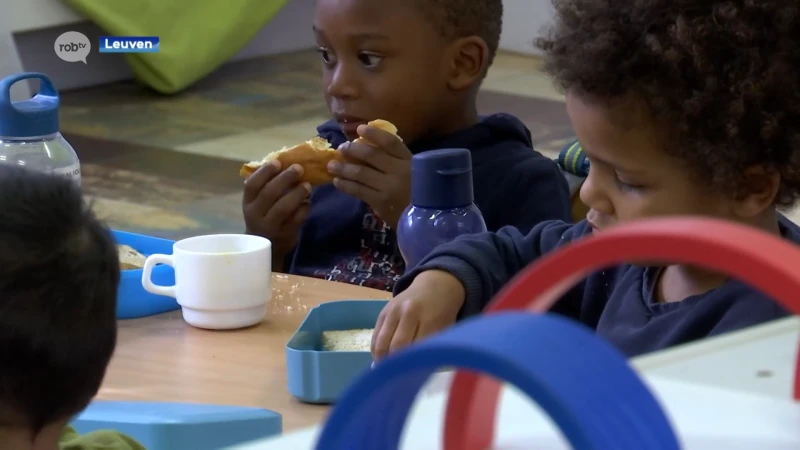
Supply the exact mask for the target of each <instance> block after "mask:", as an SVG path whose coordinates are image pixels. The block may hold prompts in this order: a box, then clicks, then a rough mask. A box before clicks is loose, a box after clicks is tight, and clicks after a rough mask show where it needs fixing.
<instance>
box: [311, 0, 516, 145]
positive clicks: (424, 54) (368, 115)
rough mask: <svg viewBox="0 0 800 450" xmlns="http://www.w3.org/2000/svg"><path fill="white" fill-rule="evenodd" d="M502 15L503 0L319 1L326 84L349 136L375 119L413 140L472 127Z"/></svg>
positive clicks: (334, 110)
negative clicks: (363, 124)
mask: <svg viewBox="0 0 800 450" xmlns="http://www.w3.org/2000/svg"><path fill="white" fill-rule="evenodd" d="M502 16H503V2H502V0H481V1H476V0H385V1H376V0H316V9H315V14H314V34H315V37H316V40H317V44H318V45H319V51H320V55H321V58H322V63H323V82H322V87H323V90H324V95H325V99H326V101H327V103H328V108H329V109H330V111H331V113H332V114H333V115H334V118H335V119H336V120H337V121H339V123H340V124H341V125H342V130H343V132H344V134H345V135H346V136H347V138H348V139H353V138H355V137H357V134H356V132H355V130H356V127H357V126H358V124H360V123H364V122H366V121H369V120H374V119H385V120H388V121H390V122H392V123H394V124H395V125H396V126H397V128H398V130H399V134H400V135H401V136H402V137H403V140H405V141H406V142H414V141H416V140H418V139H420V138H425V137H428V136H432V135H441V134H446V133H450V132H454V131H458V130H460V129H462V128H465V127H466V126H469V125H472V124H473V122H474V121H475V120H476V119H477V111H476V106H475V97H476V95H477V90H478V86H479V84H480V82H481V80H482V79H483V77H484V76H485V75H486V71H487V70H488V68H489V66H490V65H491V63H492V60H493V58H494V55H495V52H496V51H497V46H498V42H499V40H500V30H501V28H502Z"/></svg>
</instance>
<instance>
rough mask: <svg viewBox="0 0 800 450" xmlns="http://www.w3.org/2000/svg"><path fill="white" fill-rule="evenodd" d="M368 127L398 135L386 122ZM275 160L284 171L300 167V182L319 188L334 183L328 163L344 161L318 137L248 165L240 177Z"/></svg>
mask: <svg viewBox="0 0 800 450" xmlns="http://www.w3.org/2000/svg"><path fill="white" fill-rule="evenodd" d="M368 125H370V126H373V127H375V128H380V129H381V130H384V131H387V132H389V133H392V134H394V135H397V127H395V126H394V125H392V124H391V123H389V122H387V121H385V120H382V119H377V120H373V121H371V122H369V123H368ZM361 141H364V139H363V138H360V137H359V138H357V139H356V140H355V141H354V142H361ZM274 160H278V161H280V163H281V168H283V169H286V168H288V167H289V166H291V165H292V164H298V165H300V166H301V167H303V169H304V170H303V176H302V177H300V181H301V182H306V183H309V184H311V185H312V186H318V185H321V184H327V183H332V182H333V176H332V175H331V174H329V173H328V163H329V162H331V161H333V160H336V161H343V160H344V157H343V155H342V154H341V153H340V152H339V151H338V150H336V149H335V148H333V147H331V144H330V142H328V141H327V140H326V139H325V138H322V137H320V136H317V137H315V138H313V139H311V140H308V141H306V142H303V143H302V144H298V145H295V146H294V147H284V148H282V149H280V150H278V151H276V152H272V153H270V154H269V155H267V156H266V157H265V158H264V159H262V160H261V161H251V162H249V163H246V164H244V165H243V166H242V168H241V169H240V170H239V175H241V176H243V177H245V178H247V177H249V176H250V175H252V174H253V172H255V171H256V170H258V168H259V167H261V166H263V165H265V164H269V163H270V162H272V161H274Z"/></svg>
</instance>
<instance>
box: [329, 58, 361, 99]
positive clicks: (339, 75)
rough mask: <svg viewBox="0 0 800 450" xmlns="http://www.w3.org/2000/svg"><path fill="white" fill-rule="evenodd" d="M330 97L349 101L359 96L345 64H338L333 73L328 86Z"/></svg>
mask: <svg viewBox="0 0 800 450" xmlns="http://www.w3.org/2000/svg"><path fill="white" fill-rule="evenodd" d="M327 91H328V95H329V96H330V97H335V98H341V99H348V98H355V97H357V96H358V88H357V85H356V83H355V80H354V79H353V76H352V75H351V74H350V73H349V71H348V69H347V66H346V65H345V64H338V65H337V66H336V67H335V68H334V69H333V70H332V71H331V77H330V81H329V82H328V86H327Z"/></svg>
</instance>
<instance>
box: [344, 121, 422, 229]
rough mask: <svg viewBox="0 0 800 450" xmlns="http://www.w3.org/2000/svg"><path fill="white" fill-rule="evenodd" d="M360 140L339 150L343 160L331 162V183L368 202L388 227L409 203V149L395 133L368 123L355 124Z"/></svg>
mask: <svg viewBox="0 0 800 450" xmlns="http://www.w3.org/2000/svg"><path fill="white" fill-rule="evenodd" d="M358 134H359V136H361V138H360V139H356V140H355V141H353V142H346V143H345V144H343V145H342V146H341V147H340V148H339V150H340V151H341V152H342V154H343V155H344V156H345V158H346V161H347V162H346V163H341V162H338V161H333V162H331V163H330V164H329V165H328V172H329V173H330V174H331V175H333V176H334V177H336V178H334V180H333V185H334V186H336V188H337V189H339V190H341V191H342V192H346V193H348V194H350V195H352V196H353V197H356V198H358V199H360V200H361V201H363V202H364V203H366V204H368V205H369V206H370V207H372V209H373V210H374V211H375V213H376V214H377V215H378V216H379V217H380V218H381V219H383V220H384V221H385V222H386V223H387V224H388V225H389V226H390V227H392V228H397V222H398V221H399V220H400V216H401V215H402V214H403V211H404V210H405V209H406V207H407V206H408V204H409V203H410V202H411V151H410V150H409V149H408V148H407V147H406V145H405V144H404V143H403V141H402V140H401V139H400V138H399V137H397V136H396V135H394V134H392V133H389V132H387V131H384V130H381V129H380V128H375V127H373V126H369V125H361V126H360V127H358Z"/></svg>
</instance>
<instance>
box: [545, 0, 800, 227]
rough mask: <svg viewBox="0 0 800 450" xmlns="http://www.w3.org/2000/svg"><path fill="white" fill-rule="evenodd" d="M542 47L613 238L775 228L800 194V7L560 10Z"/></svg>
mask: <svg viewBox="0 0 800 450" xmlns="http://www.w3.org/2000/svg"><path fill="white" fill-rule="evenodd" d="M553 3H554V5H555V9H556V22H555V25H554V26H553V28H552V29H551V33H550V34H549V36H548V37H547V38H544V39H541V40H539V41H538V46H539V47H540V48H541V49H542V50H544V52H545V57H546V67H547V70H548V71H549V72H550V73H551V75H552V76H553V77H554V78H555V80H556V82H557V83H558V84H559V85H560V86H561V87H562V88H563V89H564V90H565V92H566V94H567V110H568V113H569V116H570V118H571V120H572V123H573V126H574V128H575V131H576V133H577V135H578V138H579V139H580V141H581V144H582V145H583V147H584V149H585V151H586V153H587V155H588V156H589V158H590V161H591V170H590V174H589V177H588V178H587V180H586V182H585V184H584V185H583V187H582V189H581V199H582V200H583V202H584V203H586V204H587V205H588V206H589V207H590V208H591V211H590V212H589V214H588V218H589V220H590V222H592V223H593V224H594V225H596V226H597V228H599V229H602V228H604V227H608V226H612V225H614V223H616V222H623V221H627V220H631V219H636V218H640V217H649V216H660V215H670V214H697V215H705V216H715V217H719V218H724V219H728V220H734V221H738V222H743V223H748V224H751V225H754V226H758V227H761V228H766V229H769V230H771V231H776V230H777V225H776V214H775V209H776V207H780V206H789V205H791V204H792V203H793V202H794V201H795V199H796V198H797V197H798V193H799V192H800V6H799V5H800V4H798V3H797V2H790V1H786V0H729V1H703V2H698V1H696V0H557V1H554V2H553Z"/></svg>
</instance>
